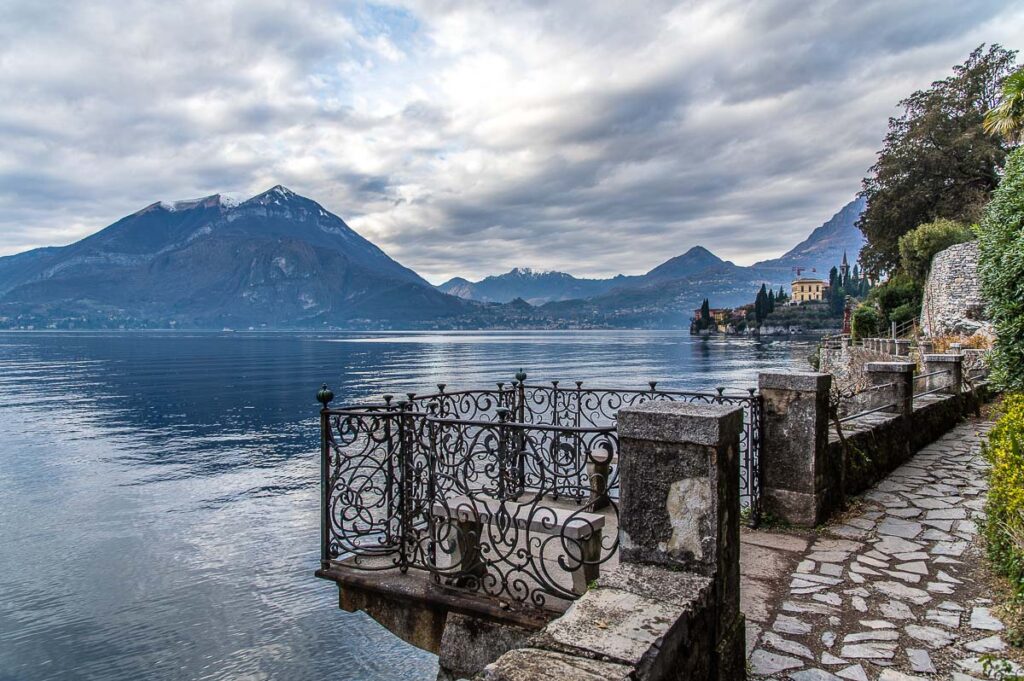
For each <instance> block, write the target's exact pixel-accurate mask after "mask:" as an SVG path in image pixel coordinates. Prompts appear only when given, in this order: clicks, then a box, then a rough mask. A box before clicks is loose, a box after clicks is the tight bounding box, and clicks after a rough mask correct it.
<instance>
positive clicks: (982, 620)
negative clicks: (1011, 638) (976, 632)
mask: <svg viewBox="0 0 1024 681" xmlns="http://www.w3.org/2000/svg"><path fill="white" fill-rule="evenodd" d="M971 628H972V629H981V630H984V631H1002V630H1003V623H1002V622H1000V621H999V620H997V619H996V618H995V617H993V616H992V613H991V612H989V609H988V608H980V607H979V608H974V609H973V610H972V611H971Z"/></svg>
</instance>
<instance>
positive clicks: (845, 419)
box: [839, 402, 898, 423]
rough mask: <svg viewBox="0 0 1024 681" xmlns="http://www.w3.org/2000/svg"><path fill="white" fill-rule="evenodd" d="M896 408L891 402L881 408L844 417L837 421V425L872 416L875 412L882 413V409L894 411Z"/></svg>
mask: <svg viewBox="0 0 1024 681" xmlns="http://www.w3.org/2000/svg"><path fill="white" fill-rule="evenodd" d="M897 406H898V405H897V404H896V403H895V402H893V403H891V404H883V405H882V406H881V407H875V408H874V409H868V410H866V411H859V412H857V413H856V414H850V415H849V416H844V417H843V418H841V419H839V423H846V422H847V421H852V420H853V419H857V418H860V417H861V416H867V415H868V414H874V413H875V412H879V411H882V410H883V409H895V408H896V407H897Z"/></svg>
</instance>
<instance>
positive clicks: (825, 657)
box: [821, 650, 849, 666]
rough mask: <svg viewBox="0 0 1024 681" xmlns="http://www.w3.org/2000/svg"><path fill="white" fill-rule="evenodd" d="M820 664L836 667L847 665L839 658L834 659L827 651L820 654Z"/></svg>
mask: <svg viewBox="0 0 1024 681" xmlns="http://www.w3.org/2000/svg"><path fill="white" fill-rule="evenodd" d="M821 663H822V664H827V665H829V666H836V665H840V664H849V662H847V661H846V660H844V659H843V658H841V657H836V656H835V655H833V654H832V653H830V652H828V651H827V650H826V651H825V652H823V653H822V654H821Z"/></svg>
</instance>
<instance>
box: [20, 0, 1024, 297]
mask: <svg viewBox="0 0 1024 681" xmlns="http://www.w3.org/2000/svg"><path fill="white" fill-rule="evenodd" d="M1022 36H1024V3H1020V2H1017V3H1014V2H1005V1H1003V2H996V1H985V0H976V1H965V0H919V1H915V0H899V1H896V2H894V1H893V0H866V1H860V2H850V1H847V0H835V1H825V0H814V1H813V2H806V3H798V2H787V1H785V0H750V1H741V0H716V1H714V2H704V1H700V0H697V1H690V2H683V3H668V2H665V3H658V2H652V3H646V4H644V5H641V4H639V3H632V2H631V3H623V2H602V1H600V0H583V1H579V2H558V3H548V2H540V1H538V2H522V3H512V2H494V3H470V2H440V3H428V2H423V3H420V2H415V1H413V2H408V3H400V4H382V5H374V4H363V3H351V4H341V3H327V2H313V1H308V2H307V1H301V0H237V1H235V0H195V1H191V0H190V1H185V2H140V1H133V0H116V1H110V2H108V1H105V0H92V1H90V2H77V1H73V0H69V1H67V2H40V0H23V1H22V0H4V2H2V3H0V255H4V254H11V253H16V252H19V251H22V250H26V249H28V248H32V247H36V246H43V245H61V244H66V243H70V242H72V241H75V240H77V239H79V238H81V237H83V236H85V235H87V234H90V233H92V232H94V231H96V230H98V229H100V228H102V227H104V226H106V225H107V224H110V223H111V222H113V221H115V220H116V219H118V218H120V217H122V216H124V215H126V214H128V213H131V212H134V211H135V210H138V209H139V208H141V207H143V206H145V205H147V204H149V203H152V202H153V201H157V200H175V199H183V198H191V197H196V196H203V195H208V194H213V193H217V192H228V193H233V194H236V195H241V196H248V195H251V194H255V193H257V192H258V191H262V190H264V189H266V188H268V187H270V186H272V185H274V184H278V183H280V184H284V185H286V186H288V187H290V188H291V189H293V190H295V191H296V192H298V193H300V194H303V195H305V196H308V197H310V198H313V199H315V200H317V201H319V202H320V203H322V204H323V205H324V206H325V207H326V208H327V209H329V210H331V211H332V212H334V213H337V214H338V215H340V216H341V217H342V218H344V219H345V220H346V221H347V222H348V223H349V224H350V225H351V226H352V227H353V228H355V229H356V230H358V231H359V232H360V233H362V234H363V235H364V236H366V237H367V238H369V239H371V240H372V241H374V242H376V243H377V244H379V245H380V246H381V247H382V248H384V249H385V250H386V251H387V252H388V253H389V254H391V255H392V256H394V257H395V258H397V259H398V260H399V261H401V262H402V263H403V264H405V265H407V266H410V267H412V268H414V269H416V270H417V271H418V272H420V273H421V274H423V275H424V276H426V277H427V278H429V279H430V280H432V281H434V282H440V281H442V280H444V279H445V278H447V277H449V276H452V275H455V274H460V275H464V276H469V277H471V278H476V277H479V276H483V275H486V274H494V273H499V272H502V271H506V270H508V269H510V268H511V267H514V266H532V267H535V268H541V269H560V270H565V271H569V272H572V273H574V274H578V275H608V274H614V273H618V272H626V273H635V272H642V271H646V270H647V269H649V268H651V267H653V266H654V265H656V264H658V263H660V262H662V261H663V260H665V259H666V258H667V257H669V256H671V255H676V254H678V253H681V252H683V251H684V250H686V249H687V248H688V247H690V246H692V245H695V244H701V245H704V246H706V247H708V248H710V249H711V250H712V251H714V252H715V253H717V254H718V255H720V256H722V257H725V258H729V259H732V260H735V261H737V262H739V263H742V264H747V263H750V262H753V261H755V260H759V259H762V258H765V257H773V256H775V255H778V254H780V253H782V252H783V251H785V250H787V249H788V248H789V247H791V246H792V245H793V244H795V243H796V242H797V241H799V240H800V239H802V238H804V237H805V236H806V235H807V233H808V232H809V231H810V230H811V229H812V228H813V227H815V226H817V225H818V224H820V223H821V222H823V221H824V220H826V219H827V218H828V217H830V216H831V215H832V214H833V213H834V212H835V211H837V210H838V209H839V208H841V207H842V206H843V205H844V204H845V203H847V202H848V201H850V200H851V199H852V198H853V197H854V195H855V194H856V192H857V191H858V190H859V188H860V180H861V178H862V176H863V175H864V173H865V171H866V169H867V168H868V167H869V166H870V165H871V164H872V162H873V160H874V156H875V153H876V151H877V150H878V148H879V146H880V144H881V139H882V136H883V135H884V133H885V128H886V119H887V117H888V116H889V115H892V114H894V113H895V112H896V109H895V104H896V102H897V101H898V100H899V99H900V98H902V97H904V96H905V95H907V94H909V93H910V92H911V91H912V90H914V89H917V88H921V87H925V86H927V85H928V84H929V83H930V82H931V81H932V80H934V79H936V78H940V77H943V76H944V75H946V74H947V73H948V72H949V70H950V67H951V66H952V65H953V64H955V63H958V62H960V61H962V60H963V59H964V58H965V57H966V55H967V54H968V53H969V52H970V50H971V49H972V48H974V47H975V46H977V45H978V44H980V43H982V42H1001V43H1003V44H1004V45H1005V46H1007V47H1010V48H1021V47H1024V44H1021V39H1022Z"/></svg>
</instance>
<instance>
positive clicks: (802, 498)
mask: <svg viewBox="0 0 1024 681" xmlns="http://www.w3.org/2000/svg"><path fill="white" fill-rule="evenodd" d="M831 381H832V377H831V376H829V375H828V374H808V373H798V374H793V373H774V372H772V373H767V372H766V373H762V374H760V375H759V376H758V388H759V389H760V393H761V398H762V400H763V402H764V420H763V424H764V425H763V429H764V430H763V438H762V440H761V455H760V469H761V492H762V508H763V509H764V511H765V512H766V513H769V514H771V515H773V516H775V517H777V518H780V519H782V520H785V521H786V522H789V523H791V524H794V525H800V526H805V527H806V526H814V525H817V524H819V523H820V522H821V521H823V520H824V519H825V518H826V517H828V515H829V514H831V513H832V512H833V511H835V510H836V509H838V508H840V507H841V506H842V469H841V460H835V459H834V454H833V453H832V452H831V451H830V450H829V447H828V393H829V388H830V387H831Z"/></svg>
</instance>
